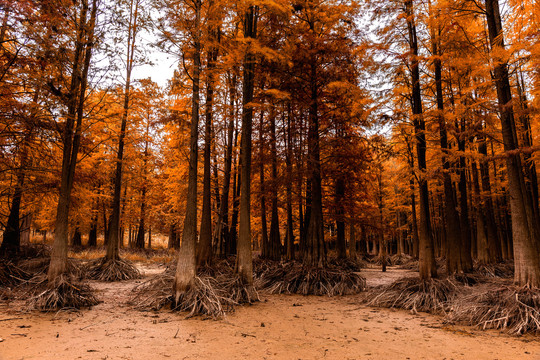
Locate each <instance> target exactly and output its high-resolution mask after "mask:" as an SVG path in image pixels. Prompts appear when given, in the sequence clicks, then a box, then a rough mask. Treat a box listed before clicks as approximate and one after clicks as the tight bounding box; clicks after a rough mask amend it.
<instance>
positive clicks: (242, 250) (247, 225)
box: [237, 5, 259, 286]
mask: <svg viewBox="0 0 540 360" xmlns="http://www.w3.org/2000/svg"><path fill="white" fill-rule="evenodd" d="M258 16H259V15H258V7H256V6H253V5H252V6H250V7H249V9H248V11H247V12H246V14H245V18H244V38H245V39H246V40H247V41H248V47H247V49H246V53H245V55H244V74H243V77H244V82H243V86H242V90H243V91H242V92H243V99H242V139H241V153H240V156H241V158H242V167H241V177H242V185H241V187H242V188H241V190H240V196H241V197H240V228H239V231H238V233H239V236H238V248H237V255H238V257H237V264H238V267H237V271H238V274H239V275H240V278H241V279H242V281H243V282H244V283H245V284H246V285H248V286H252V285H253V259H252V255H251V133H252V122H253V108H252V106H251V104H250V103H251V102H252V101H253V90H254V76H255V54H254V53H253V50H252V45H253V44H252V42H253V41H254V40H255V38H256V36H257V20H258Z"/></svg>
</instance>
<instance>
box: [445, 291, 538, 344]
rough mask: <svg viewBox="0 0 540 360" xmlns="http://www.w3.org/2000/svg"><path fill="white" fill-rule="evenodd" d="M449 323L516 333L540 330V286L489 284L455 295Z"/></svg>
mask: <svg viewBox="0 0 540 360" xmlns="http://www.w3.org/2000/svg"><path fill="white" fill-rule="evenodd" d="M445 320H446V321H447V322H449V323H457V324H463V325H470V326H477V327H480V328H482V329H500V330H504V331H507V332H508V333H510V334H513V335H522V334H524V333H534V334H538V333H540V290H539V289H530V288H527V287H516V286H514V285H501V284H495V283H492V284H488V285H487V286H485V287H484V288H483V289H482V291H480V292H478V291H475V292H473V293H472V294H469V295H467V296H463V297H460V298H457V299H455V301H454V302H453V304H452V309H451V311H450V312H449V313H448V314H447V316H446V319H445Z"/></svg>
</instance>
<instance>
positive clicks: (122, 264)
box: [85, 258, 141, 282]
mask: <svg viewBox="0 0 540 360" xmlns="http://www.w3.org/2000/svg"><path fill="white" fill-rule="evenodd" d="M85 270H86V271H85V274H86V277H87V278H88V279H92V280H99V281H109V282H112V281H123V280H132V279H139V278H141V272H140V271H139V270H138V269H137V268H136V267H135V265H133V264H132V263H131V261H128V260H124V259H107V258H101V259H95V260H93V261H90V262H89V263H88V264H87V265H86V267H85Z"/></svg>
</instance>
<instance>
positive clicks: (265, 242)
mask: <svg viewBox="0 0 540 360" xmlns="http://www.w3.org/2000/svg"><path fill="white" fill-rule="evenodd" d="M264 148H265V142H264V111H262V110H261V112H260V120H259V179H260V182H261V196H260V200H261V204H260V206H261V233H262V236H261V257H262V258H263V259H268V258H270V256H271V246H270V240H269V239H268V225H267V219H266V183H265V176H264V164H265V162H266V156H265V152H264Z"/></svg>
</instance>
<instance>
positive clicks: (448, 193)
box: [431, 29, 463, 274]
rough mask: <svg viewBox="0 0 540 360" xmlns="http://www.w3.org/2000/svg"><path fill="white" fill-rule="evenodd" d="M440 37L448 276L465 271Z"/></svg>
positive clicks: (438, 92) (435, 63)
mask: <svg viewBox="0 0 540 360" xmlns="http://www.w3.org/2000/svg"><path fill="white" fill-rule="evenodd" d="M439 37H440V29H438V33H437V36H435V34H432V40H431V41H432V52H433V56H434V57H435V60H434V61H433V66H434V70H435V88H436V98H437V111H438V114H437V118H438V122H439V134H440V143H441V150H442V152H443V156H442V165H443V186H444V204H445V207H444V210H445V218H446V226H445V229H444V230H445V231H446V242H445V245H446V267H447V272H448V274H452V273H455V272H460V271H463V269H462V268H461V253H460V249H461V246H462V244H461V226H460V219H459V214H458V212H457V204H456V201H455V194H454V188H453V186H452V179H451V177H450V163H449V161H448V158H447V154H448V150H449V146H448V135H447V131H446V119H445V117H444V99H443V89H442V65H441V59H440V57H439V55H441V54H439Z"/></svg>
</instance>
